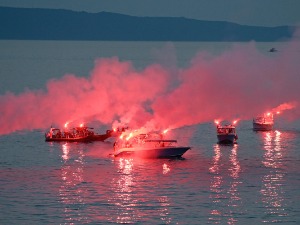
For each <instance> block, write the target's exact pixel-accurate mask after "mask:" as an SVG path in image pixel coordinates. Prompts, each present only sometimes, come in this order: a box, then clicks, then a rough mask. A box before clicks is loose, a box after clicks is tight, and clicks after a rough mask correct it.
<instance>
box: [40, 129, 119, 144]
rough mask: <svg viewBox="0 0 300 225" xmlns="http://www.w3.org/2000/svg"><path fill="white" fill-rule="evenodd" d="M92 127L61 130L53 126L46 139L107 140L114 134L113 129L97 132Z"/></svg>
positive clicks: (71, 140) (68, 140) (46, 134)
mask: <svg viewBox="0 0 300 225" xmlns="http://www.w3.org/2000/svg"><path fill="white" fill-rule="evenodd" d="M92 129H93V128H91V127H83V126H81V127H74V128H72V129H64V130H61V129H59V128H53V127H51V128H50V130H49V132H47V133H45V141H47V142H49V141H56V142H59V141H67V142H90V141H105V140H106V139H108V138H109V137H111V136H113V134H114V131H113V130H107V131H106V133H105V134H97V133H95V132H94V131H92Z"/></svg>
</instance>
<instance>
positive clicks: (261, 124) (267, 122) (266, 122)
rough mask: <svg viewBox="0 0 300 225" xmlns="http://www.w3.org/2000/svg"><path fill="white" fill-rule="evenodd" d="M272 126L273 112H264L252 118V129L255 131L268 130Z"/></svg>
mask: <svg viewBox="0 0 300 225" xmlns="http://www.w3.org/2000/svg"><path fill="white" fill-rule="evenodd" d="M273 126H274V118H273V113H265V114H264V115H263V116H258V117H256V118H254V119H253V130H255V131H270V130H272V129H273Z"/></svg>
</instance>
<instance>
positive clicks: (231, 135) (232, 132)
mask: <svg viewBox="0 0 300 225" xmlns="http://www.w3.org/2000/svg"><path fill="white" fill-rule="evenodd" d="M217 138H218V143H219V144H235V143H237V139H238V136H237V134H236V128H235V126H234V125H231V124H230V125H224V126H222V125H220V124H218V125H217Z"/></svg>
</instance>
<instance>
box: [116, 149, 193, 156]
mask: <svg viewBox="0 0 300 225" xmlns="http://www.w3.org/2000/svg"><path fill="white" fill-rule="evenodd" d="M189 149H190V147H162V148H148V149H147V148H121V149H119V150H118V151H117V152H116V153H115V154H114V156H115V157H126V156H134V157H141V158H176V157H181V156H182V155H183V154H184V153H185V152H186V151H188V150H189Z"/></svg>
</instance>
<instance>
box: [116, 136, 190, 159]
mask: <svg viewBox="0 0 300 225" xmlns="http://www.w3.org/2000/svg"><path fill="white" fill-rule="evenodd" d="M155 136H156V137H155ZM157 137H158V138H157ZM189 149H190V147H183V146H178V144H177V140H165V139H163V138H161V136H159V135H153V134H139V135H137V136H135V137H132V138H131V139H128V140H127V139H125V140H123V139H120V140H118V141H116V142H115V143H114V154H113V155H114V156H115V157H124V156H134V157H141V158H180V157H181V156H182V155H183V154H184V153H185V152H186V151H188V150H189Z"/></svg>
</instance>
